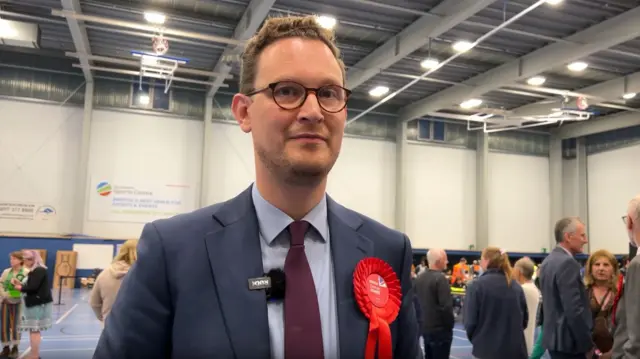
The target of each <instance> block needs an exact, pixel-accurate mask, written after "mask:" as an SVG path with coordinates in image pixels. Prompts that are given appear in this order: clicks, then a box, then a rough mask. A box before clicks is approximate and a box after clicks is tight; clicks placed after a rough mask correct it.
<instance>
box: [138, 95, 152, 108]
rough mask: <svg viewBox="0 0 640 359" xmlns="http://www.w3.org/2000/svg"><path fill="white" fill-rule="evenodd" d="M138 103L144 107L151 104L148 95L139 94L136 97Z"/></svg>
mask: <svg viewBox="0 0 640 359" xmlns="http://www.w3.org/2000/svg"><path fill="white" fill-rule="evenodd" d="M138 102H139V103H140V104H141V105H145V106H146V105H148V104H149V102H151V98H150V97H149V95H148V94H146V93H141V94H140V95H139V96H138Z"/></svg>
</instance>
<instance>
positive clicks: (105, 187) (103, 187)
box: [96, 181, 111, 196]
mask: <svg viewBox="0 0 640 359" xmlns="http://www.w3.org/2000/svg"><path fill="white" fill-rule="evenodd" d="M96 191H97V192H98V194H99V195H101V196H108V195H110V194H111V185H110V184H109V182H106V181H103V182H100V183H98V186H97V187H96Z"/></svg>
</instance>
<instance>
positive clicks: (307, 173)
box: [256, 148, 335, 187]
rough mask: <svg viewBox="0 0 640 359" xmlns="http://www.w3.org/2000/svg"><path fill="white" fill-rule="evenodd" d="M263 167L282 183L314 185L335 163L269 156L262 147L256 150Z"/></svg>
mask: <svg viewBox="0 0 640 359" xmlns="http://www.w3.org/2000/svg"><path fill="white" fill-rule="evenodd" d="M256 152H257V154H258V158H259V160H260V162H262V164H263V165H264V166H265V168H266V169H267V170H268V171H269V172H270V173H272V174H273V175H275V176H276V178H278V179H279V180H281V181H282V182H283V183H285V184H287V185H290V186H295V187H315V186H317V185H319V184H320V183H322V181H324V179H325V178H326V177H327V176H328V175H329V172H330V171H331V168H333V165H334V163H335V160H333V161H332V162H331V163H329V164H327V165H325V166H323V165H320V164H315V163H304V162H303V163H293V162H292V161H291V160H290V159H288V158H287V156H286V155H285V154H280V155H279V156H270V155H269V154H268V153H267V151H265V150H264V149H261V148H258V150H257V151H256Z"/></svg>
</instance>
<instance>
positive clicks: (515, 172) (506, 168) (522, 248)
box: [479, 153, 551, 252]
mask: <svg viewBox="0 0 640 359" xmlns="http://www.w3.org/2000/svg"><path fill="white" fill-rule="evenodd" d="M549 208H550V202H549V158H547V157H535V156H522V155H515V154H503V153H490V154H489V245H491V246H497V247H500V248H504V249H506V250H508V251H511V252H541V249H542V248H545V247H546V248H547V249H549V248H548V247H549V240H550V238H551V228H550V224H549ZM479 249H480V248H479Z"/></svg>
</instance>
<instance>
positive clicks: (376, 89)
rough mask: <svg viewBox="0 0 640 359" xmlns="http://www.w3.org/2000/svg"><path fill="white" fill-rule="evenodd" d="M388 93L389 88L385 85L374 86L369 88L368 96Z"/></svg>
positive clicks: (379, 95)
mask: <svg viewBox="0 0 640 359" xmlns="http://www.w3.org/2000/svg"><path fill="white" fill-rule="evenodd" d="M387 93H389V88H388V87H386V86H376V87H374V88H372V89H371V90H369V96H371V97H381V96H384V95H386V94H387Z"/></svg>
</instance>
